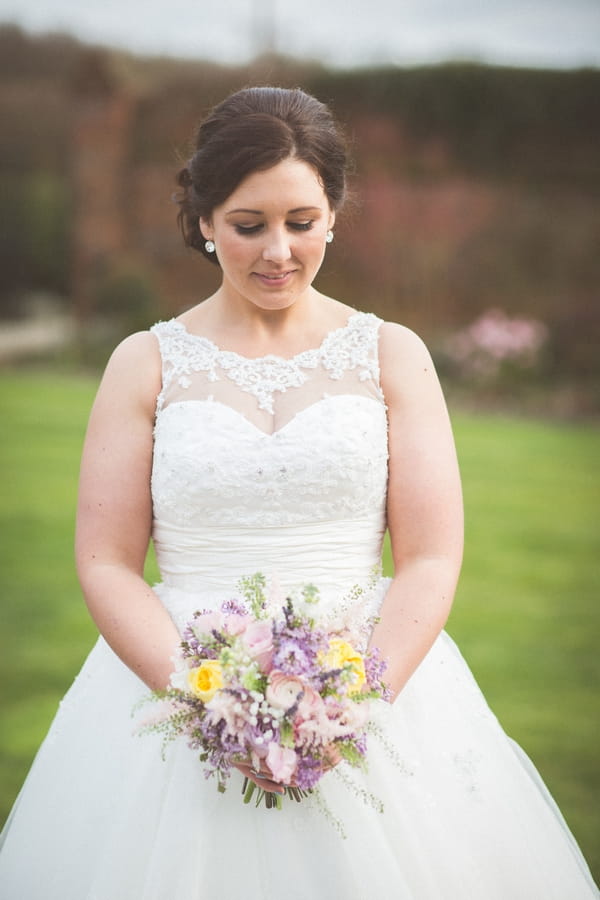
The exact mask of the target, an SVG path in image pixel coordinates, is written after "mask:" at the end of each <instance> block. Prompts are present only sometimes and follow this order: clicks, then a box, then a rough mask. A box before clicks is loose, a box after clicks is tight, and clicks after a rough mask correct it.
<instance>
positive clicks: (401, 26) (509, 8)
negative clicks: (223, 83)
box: [0, 0, 600, 68]
mask: <svg viewBox="0 0 600 900" xmlns="http://www.w3.org/2000/svg"><path fill="white" fill-rule="evenodd" d="M0 22H12V23H15V24H18V25H21V26H22V27H23V28H25V29H26V30H27V31H30V32H33V33H40V32H44V31H66V32H68V33H70V34H73V35H75V36H76V37H78V38H80V39H81V40H84V41H86V42H90V43H99V44H108V45H112V46H116V47H121V48H125V49H128V50H131V51H133V52H136V53H143V54H150V55H162V54H164V55H169V56H183V57H191V58H196V59H197V58H203V59H211V60H216V61H219V62H223V63H234V64H235V63H242V64H243V63H245V62H248V61H249V60H250V59H252V58H253V57H254V56H256V55H257V53H258V52H260V51H263V50H265V49H274V50H275V51H276V52H278V53H281V54H286V55H290V56H296V57H300V58H307V59H314V60H318V61H320V62H322V63H325V64H329V65H333V66H338V67H344V68H346V67H353V66H363V65H373V64H380V63H392V64H396V65H414V64H420V63H431V62H440V61H443V60H448V59H462V60H464V59H470V60H476V61H480V62H490V63H497V64H500V65H524V66H541V67H549V68H573V67H578V66H585V65H588V66H596V67H598V66H600V0H216V2H214V0H213V2H212V3H211V2H209V0H204V2H198V0H195V2H192V0H168V2H167V0H99V2H96V3H90V4H88V3H84V2H82V0H0Z"/></svg>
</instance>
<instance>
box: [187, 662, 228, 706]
mask: <svg viewBox="0 0 600 900" xmlns="http://www.w3.org/2000/svg"><path fill="white" fill-rule="evenodd" d="M187 680H188V686H189V688H190V690H191V692H192V694H194V696H196V697H199V698H200V700H202V702H203V703H208V701H209V700H212V698H213V697H214V695H215V694H216V693H217V691H218V690H220V689H221V688H222V687H223V673H222V672H221V663H220V662H219V660H218V659H205V660H204V662H203V663H202V664H201V665H199V666H198V668H197V669H190V671H189V672H188V676H187Z"/></svg>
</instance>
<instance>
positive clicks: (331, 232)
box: [325, 228, 333, 244]
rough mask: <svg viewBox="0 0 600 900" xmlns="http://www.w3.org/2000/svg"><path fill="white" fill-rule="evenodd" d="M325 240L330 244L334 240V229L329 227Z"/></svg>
mask: <svg viewBox="0 0 600 900" xmlns="http://www.w3.org/2000/svg"><path fill="white" fill-rule="evenodd" d="M325 240H326V241H327V243H328V244H330V243H331V242H332V240H333V231H332V230H331V228H330V229H329V231H328V232H327V234H326V235H325Z"/></svg>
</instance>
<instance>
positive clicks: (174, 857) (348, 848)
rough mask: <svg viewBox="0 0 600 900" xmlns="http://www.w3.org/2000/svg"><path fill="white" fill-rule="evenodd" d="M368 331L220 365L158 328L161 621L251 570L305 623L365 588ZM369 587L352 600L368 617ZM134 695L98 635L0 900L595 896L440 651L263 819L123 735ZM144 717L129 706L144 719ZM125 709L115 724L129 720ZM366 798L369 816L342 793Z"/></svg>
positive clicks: (376, 518) (47, 753) (373, 495)
mask: <svg viewBox="0 0 600 900" xmlns="http://www.w3.org/2000/svg"><path fill="white" fill-rule="evenodd" d="M379 324H380V322H379V320H378V319H377V318H376V317H375V316H372V315H369V314H363V313H357V314H355V315H353V316H352V317H351V318H350V319H349V321H348V323H347V325H346V326H345V327H342V328H339V329H337V330H336V331H334V332H332V333H331V334H329V335H328V336H327V337H326V339H325V340H324V342H323V344H322V345H321V347H319V348H318V349H315V350H310V351H307V352H305V353H301V354H299V355H298V356H296V357H294V358H293V359H291V360H285V359H282V358H279V357H274V356H269V357H265V358H261V359H256V360H251V359H246V358H244V357H241V356H239V355H237V354H235V353H231V352H226V351H221V350H219V349H218V348H217V347H216V346H215V345H214V344H212V343H211V342H210V341H208V340H206V339H205V338H202V337H198V336H194V335H191V334H189V333H187V332H186V330H185V328H184V327H183V326H182V325H181V324H180V323H177V322H174V321H172V322H167V323H160V324H159V325H157V326H155V327H154V328H153V329H152V330H153V332H154V334H155V335H156V338H157V339H158V342H159V345H160V349H161V354H162V358H163V390H162V393H161V395H160V397H159V398H158V404H157V418H156V429H155V453H154V468H153V475H152V492H153V501H154V535H153V536H154V542H155V545H156V552H157V556H158V560H159V564H160V568H161V573H162V578H163V581H162V584H161V585H159V586H157V587H156V591H157V593H158V595H159V597H160V598H161V600H162V602H163V603H164V604H165V606H166V607H167V608H168V610H169V611H170V613H171V615H172V617H173V619H174V620H175V621H176V622H177V623H178V624H179V625H180V626H181V625H182V624H183V623H184V622H185V621H186V620H187V619H188V618H189V617H190V616H191V614H192V613H193V612H194V610H196V609H198V608H203V609H206V608H209V607H212V606H215V605H217V604H220V602H221V601H222V600H223V599H224V598H230V597H232V596H235V595H236V583H237V582H238V579H239V577H240V576H242V575H244V574H252V573H254V572H257V571H261V572H264V573H265V574H268V575H275V576H277V577H278V578H279V580H280V581H281V583H282V584H283V586H284V587H285V588H286V589H289V590H292V589H293V588H294V587H297V586H298V585H302V584H304V583H306V582H309V581H310V582H313V583H315V584H317V585H319V586H320V588H321V594H322V600H321V607H322V614H323V616H325V617H327V616H329V617H334V616H335V613H336V603H339V601H340V598H342V597H343V596H344V594H345V593H346V592H347V591H348V589H349V588H351V587H352V586H353V585H355V584H364V583H367V582H369V580H370V579H371V581H372V571H373V567H374V566H376V565H377V563H378V561H379V559H380V553H381V543H382V538H383V534H384V530H385V499H386V478H387V427H386V407H385V402H384V398H383V396H382V393H381V390H380V388H379V382H378V374H379V373H378V362H377V335H378V328H379ZM388 583H389V582H388V581H387V580H386V579H383V578H380V579H379V580H378V582H377V585H376V588H375V589H374V590H371V592H370V593H369V592H367V594H366V595H365V596H366V597H368V598H369V602H370V603H371V607H373V606H377V604H378V603H379V602H380V600H381V597H382V596H383V594H384V592H385V590H386V588H387V585H388ZM146 693H147V689H146V688H145V687H144V685H143V684H142V683H141V682H140V681H139V680H138V679H137V678H136V676H134V675H133V674H132V673H131V672H130V671H129V670H128V669H127V668H126V667H125V666H124V665H123V664H122V663H121V662H120V661H119V660H118V659H117V658H116V656H115V655H114V654H113V653H112V651H111V650H110V649H109V648H108V646H107V645H106V643H105V642H104V641H103V640H102V639H100V640H99V641H98V644H97V645H96V647H95V648H94V650H93V651H92V653H91V654H90V656H89V658H88V660H87V662H86V663H85V665H84V667H83V669H82V671H81V673H80V674H79V676H78V677H77V679H76V680H75V683H74V685H73V687H72V688H71V690H70V691H69V692H68V694H67V695H66V697H65V698H64V700H63V702H62V703H61V705H60V709H59V712H58V714H57V716H56V719H55V721H54V723H53V725H52V728H51V729H50V732H49V734H48V736H47V738H46V740H45V742H44V744H43V745H42V747H41V749H40V751H39V753H38V756H37V758H36V760H35V762H34V765H33V767H32V770H31V773H30V775H29V777H28V779H27V781H26V783H25V785H24V787H23V790H22V792H21V794H20V796H19V799H18V801H17V803H16V805H15V808H14V810H13V813H12V815H11V818H10V819H9V822H8V824H7V827H6V829H5V832H4V845H3V850H2V853H1V855H0V897H1V898H2V900H175V898H176V900H238V898H239V900H242V898H243V900H280V898H286V900H315V898H317V900H319V898H330V900H338V898H339V900H342V898H343V900H373V898H377V900H381V898H384V900H387V898H394V900H584V898H592V897H597V896H598V892H597V890H596V888H595V886H594V884H593V881H592V879H591V877H590V874H589V871H588V869H587V867H586V864H585V862H584V860H583V859H582V857H581V854H580V852H579V850H578V848H577V846H576V844H575V842H574V840H573V838H572V836H571V835H570V833H569V831H568V829H567V827H566V825H565V823H564V821H563V820H562V818H561V816H560V813H559V812H558V810H557V808H556V806H555V805H554V803H553V801H552V800H551V798H550V796H549V794H548V792H547V791H546V789H545V788H544V786H543V785H542V784H541V782H540V779H539V777H538V776H537V775H536V772H535V770H534V769H533V767H532V765H531V764H530V763H529V762H528V761H527V759H526V758H525V757H524V755H523V754H522V752H520V751H519V749H518V748H517V747H516V746H515V745H514V743H512V742H511V741H510V739H509V738H507V737H506V735H505V734H504V732H503V731H502V729H501V728H500V726H499V724H498V722H497V720H496V719H495V717H494V715H493V714H492V713H491V712H490V710H489V708H488V706H487V705H486V703H485V700H484V698H483V697H482V695H481V693H480V691H479V689H478V688H477V685H476V684H475V682H474V680H473V678H472V676H471V674H470V672H469V670H468V668H467V666H466V665H465V663H464V661H463V660H462V658H461V656H460V654H459V653H458V651H457V650H456V648H455V646H454V644H453V643H452V641H451V640H450V639H449V638H448V636H447V635H445V634H442V635H441V636H440V637H439V639H438V640H437V642H436V643H435V645H434V647H433V649H432V650H431V651H430V653H429V654H428V656H427V657H426V659H425V660H424V661H423V663H422V664H421V666H420V667H419V669H418V670H417V672H416V673H415V675H414V676H413V677H412V679H411V680H410V682H409V683H408V685H407V686H406V687H405V689H404V690H403V692H402V693H401V695H400V696H399V697H398V699H397V701H396V702H395V704H394V705H393V706H388V705H387V704H383V703H382V702H380V703H379V706H380V709H379V710H378V720H379V724H380V726H381V728H382V730H383V733H384V734H385V737H386V744H387V746H383V743H382V742H381V741H380V740H378V739H375V738H371V739H370V746H369V770H368V773H367V774H364V775H363V774H362V773H357V771H356V770H354V769H349V768H348V767H347V766H346V764H344V763H342V764H341V765H340V766H339V767H338V769H336V770H334V771H333V772H330V773H329V774H327V775H326V776H325V777H324V778H323V780H322V781H321V785H320V796H321V799H322V801H323V802H324V803H325V804H326V806H327V807H328V808H329V810H330V811H331V814H332V816H333V817H335V818H336V819H337V820H338V821H339V822H340V823H341V824H342V826H343V829H344V831H345V835H346V836H345V838H344V837H342V836H341V835H340V834H339V831H338V830H337V829H336V827H335V825H334V824H332V823H331V821H330V820H329V819H328V818H327V817H326V816H325V815H324V813H323V811H322V809H321V808H320V806H319V805H318V804H317V803H316V802H315V801H314V800H313V799H312V798H311V799H308V800H305V801H303V802H302V803H300V804H295V803H293V802H292V801H284V808H283V810H281V811H272V810H267V809H265V807H264V806H261V807H260V808H258V809H257V808H255V806H254V805H253V804H251V805H248V806H245V805H243V804H242V797H241V781H242V779H241V776H240V775H238V773H237V772H234V774H233V775H232V777H231V780H230V783H229V787H228V789H227V792H226V793H225V794H219V793H218V792H217V790H216V785H215V782H214V781H213V780H207V779H206V778H205V777H204V773H203V770H202V765H201V763H200V762H199V761H198V759H197V756H196V755H195V754H194V752H193V751H191V750H190V749H188V747H187V746H186V744H185V741H184V740H182V741H180V742H175V743H174V744H171V745H169V746H168V748H167V751H166V758H165V759H163V758H162V757H161V739H160V738H159V737H157V736H155V735H150V736H148V735H144V736H140V735H139V734H137V733H135V729H136V718H135V716H133V717H132V710H133V709H134V707H135V704H136V703H137V701H139V699H140V698H141V697H143V696H144V695H145V694H146ZM151 712H152V707H151V706H150V707H148V708H147V713H146V714H148V713H151ZM139 717H140V714H139V713H138V714H137V718H139ZM348 781H351V782H352V783H353V784H354V786H355V788H357V787H358V789H359V790H361V789H364V790H365V791H367V792H369V793H372V794H373V795H375V796H376V797H378V798H380V799H381V800H383V803H384V811H383V812H380V811H376V810H375V809H374V808H372V807H371V806H369V805H368V804H367V803H365V802H364V801H363V799H361V797H360V796H357V794H356V793H355V791H354V790H352V789H351V787H350V786H349V785H348V783H346V782H348Z"/></svg>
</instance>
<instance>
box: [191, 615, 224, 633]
mask: <svg viewBox="0 0 600 900" xmlns="http://www.w3.org/2000/svg"><path fill="white" fill-rule="evenodd" d="M222 627H223V615H222V613H220V612H219V611H218V610H215V611H214V612H207V613H202V614H201V615H199V616H194V622H193V629H194V632H195V634H212V633H213V630H216V631H220V630H221V628H222Z"/></svg>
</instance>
